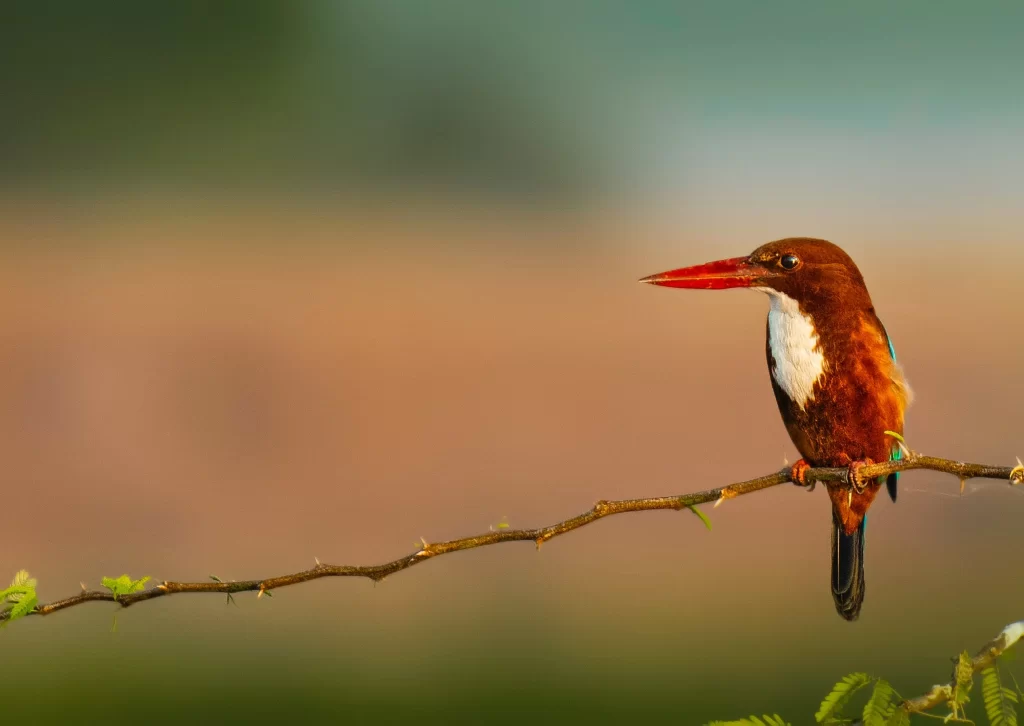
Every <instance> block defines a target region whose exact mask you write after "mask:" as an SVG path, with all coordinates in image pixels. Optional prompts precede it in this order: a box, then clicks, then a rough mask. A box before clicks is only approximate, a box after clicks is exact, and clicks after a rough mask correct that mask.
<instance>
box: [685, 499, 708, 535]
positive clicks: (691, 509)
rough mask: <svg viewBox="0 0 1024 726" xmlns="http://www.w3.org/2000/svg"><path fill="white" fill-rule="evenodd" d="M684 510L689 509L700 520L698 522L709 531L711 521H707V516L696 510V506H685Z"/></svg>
mask: <svg viewBox="0 0 1024 726" xmlns="http://www.w3.org/2000/svg"><path fill="white" fill-rule="evenodd" d="M686 508H687V509H689V510H690V511H691V512H693V513H694V514H696V515H697V516H698V517H699V518H700V521H702V522H703V523H704V526H705V527H707V528H708V531H709V532H710V531H711V520H710V519H708V515H706V514H704V512H702V511H700V510H699V509H697V507H696V506H691V505H687V507H686Z"/></svg>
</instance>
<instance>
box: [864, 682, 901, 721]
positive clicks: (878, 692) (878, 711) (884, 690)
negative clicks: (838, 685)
mask: <svg viewBox="0 0 1024 726" xmlns="http://www.w3.org/2000/svg"><path fill="white" fill-rule="evenodd" d="M895 696H896V692H895V691H894V690H893V688H892V686H891V685H889V682H888V681H886V680H884V679H882V678H879V679H878V680H877V681H875V688H874V690H873V691H872V692H871V698H869V699H868V702H867V703H865V704H864V714H863V718H864V726H887V724H888V721H889V718H890V717H891V716H892V713H893V711H894V710H895V709H896V704H895V702H894V701H893V699H894V698H895Z"/></svg>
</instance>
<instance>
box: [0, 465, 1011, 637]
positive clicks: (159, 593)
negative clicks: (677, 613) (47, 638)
mask: <svg viewBox="0 0 1024 726" xmlns="http://www.w3.org/2000/svg"><path fill="white" fill-rule="evenodd" d="M908 469H931V470H933V471H940V472H945V473H948V474H953V475H955V476H957V477H959V478H960V479H961V480H963V479H973V478H986V479H1009V480H1010V481H1011V483H1021V482H1024V467H1020V466H1018V467H1013V468H1011V467H1008V466H1004V467H1000V466H987V465H985V464H965V463H963V462H959V461H951V460H949V459H939V458H935V457H932V456H921V455H918V454H914V455H912V456H909V457H906V458H904V459H901V460H898V461H887V462H884V463H880V464H872V465H870V466H865V467H863V468H862V469H861V470H860V473H861V475H862V476H863V478H864V479H873V478H875V477H880V476H884V475H886V474H891V473H892V472H894V471H905V470H908ZM847 474H848V470H847V469H845V468H824V467H823V468H812V469H808V470H806V472H805V473H804V479H805V481H806V482H815V481H820V482H832V483H838V484H839V485H841V486H846V484H845V483H846V481H847ZM792 481H793V476H792V469H790V468H788V467H787V468H785V469H781V470H779V471H777V472H775V473H774V474H769V475H767V476H762V477H758V478H757V479H751V480H749V481H744V482H739V483H736V484H729V485H727V486H724V487H718V488H716V489H708V490H706V491H702V492H696V493H694V494H681V495H677V496H670V497H650V498H645V499H623V500H619V501H599V502H598V503H597V504H595V505H594V506H593V508H592V509H590V510H589V511H587V512H584V513H583V514H579V515H577V516H575V517H571V518H570V519H566V520H564V521H562V522H559V523H557V524H553V525H551V526H549V527H542V528H540V529H501V530H498V531H496V532H488V533H485V534H479V535H476V536H475V537H465V538H463V539H456V540H451V541H448V542H436V543H432V544H431V543H427V542H424V543H423V547H422V548H420V550H419V551H418V552H414V553H412V554H410V555H406V556H404V557H400V558H398V559H397V560H392V561H391V562H386V563H384V564H381V565H368V566H353V565H328V564H323V563H321V562H319V561H317V562H316V566H314V567H313V568H312V569H309V570H303V571H302V572H296V573H293V574H290V575H280V576H278V577H269V578H266V579H263V580H242V581H239V582H223V581H219V580H213V581H210V582H171V581H165V582H163V583H161V584H160V585H157V586H156V587H154V588H152V589H150V590H143V591H140V592H135V593H131V594H125V595H118V596H116V597H115V596H114V594H113V593H112V592H104V591H100V590H85V591H83V592H81V593H79V594H78V595H73V596H72V597H68V598H64V599H63V600H55V601H53V602H51V603H46V604H43V605H38V606H36V609H35V610H33V611H32V612H31V613H30V614H31V615H49V614H50V613H55V612H57V611H58V610H64V609H66V608H70V607H74V606H76V605H82V604H83V603H87V602H112V603H116V604H118V605H120V606H121V607H129V606H130V605H134V604H135V603H138V602H143V601H146V600H153V599H155V598H158V597H164V596H166V595H174V594H177V593H186V592H191V593H197V592H207V593H210V592H212V593H220V594H229V595H230V594H232V593H237V592H256V593H257V594H258V595H260V596H261V595H263V593H269V592H270V591H271V590H276V589H277V588H280V587H287V586H288V585H298V584H299V583H302V582H309V581H310V580H318V579H320V578H321V577H368V578H369V579H371V580H373V581H375V582H379V581H381V580H383V579H384V578H385V577H387V576H388V575H391V574H394V573H396V572H401V571H402V570H406V569H408V568H410V567H412V566H413V565H418V564H419V563H421V562H426V561H427V560H429V559H431V558H432V557H437V556H439V555H446V554H448V553H450V552H457V551H459V550H470V549H475V548H477V547H486V546H488V545H494V544H499V543H501V542H524V541H528V542H534V543H535V544H536V545H537V547H538V548H539V547H540V546H541V545H542V544H544V543H545V542H547V541H548V540H549V539H553V538H555V537H558V536H559V535H563V534H566V533H567V532H571V531H573V530H575V529H579V528H580V527H582V526H584V525H587V524H590V523H591V522H594V521H596V520H598V519H603V518H604V517H610V516H612V515H613V514H624V513H626V512H645V511H649V510H654V509H675V510H681V509H692V508H693V507H695V506H697V505H698V504H706V503H707V502H717V503H719V504H720V503H722V502H723V501H726V500H728V499H732V498H733V497H738V496H740V495H743V494H751V493H753V492H757V491H761V490H763V489H768V488H770V487H774V486H778V485H779V484H786V483H789V482H792ZM8 617H9V615H8V614H7V613H0V622H2V621H4V620H6V619H7V618H8Z"/></svg>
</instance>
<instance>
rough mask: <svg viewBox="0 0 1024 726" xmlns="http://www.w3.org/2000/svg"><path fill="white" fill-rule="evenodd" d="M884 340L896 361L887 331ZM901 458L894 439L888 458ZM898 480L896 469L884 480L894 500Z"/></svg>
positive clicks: (900, 449) (900, 452) (900, 450)
mask: <svg viewBox="0 0 1024 726" xmlns="http://www.w3.org/2000/svg"><path fill="white" fill-rule="evenodd" d="M885 342H887V343H888V344H889V355H891V356H892V361H893V363H895V362H896V349H895V348H894V347H893V345H892V338H890V337H889V334H888V333H886V334H885ZM902 458H903V449H902V448H900V444H899V442H898V441H894V442H893V447H892V450H891V452H890V454H889V459H890V460H892V461H899V460H900V459H902ZM899 480H900V473H899V472H898V471H894V472H893V473H892V474H890V475H889V476H888V478H886V480H885V488H886V489H887V490H888V491H889V497H890V498H891V499H892V500H893V501H894V502H895V501H896V494H897V485H898V483H899Z"/></svg>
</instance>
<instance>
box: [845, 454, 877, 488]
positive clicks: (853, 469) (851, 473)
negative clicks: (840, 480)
mask: <svg viewBox="0 0 1024 726" xmlns="http://www.w3.org/2000/svg"><path fill="white" fill-rule="evenodd" d="M874 463H875V462H874V461H873V460H871V459H858V460H857V461H851V462H850V466H849V469H848V470H847V472H846V483H847V484H849V485H850V487H851V488H852V489H853V491H855V492H857V493H858V494H862V493H863V492H864V488H865V487H866V486H867V484H868V482H867V481H865V479H864V476H863V475H862V474H861V473H860V470H861V469H863V468H864V467H865V466H870V465H871V464H874Z"/></svg>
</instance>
